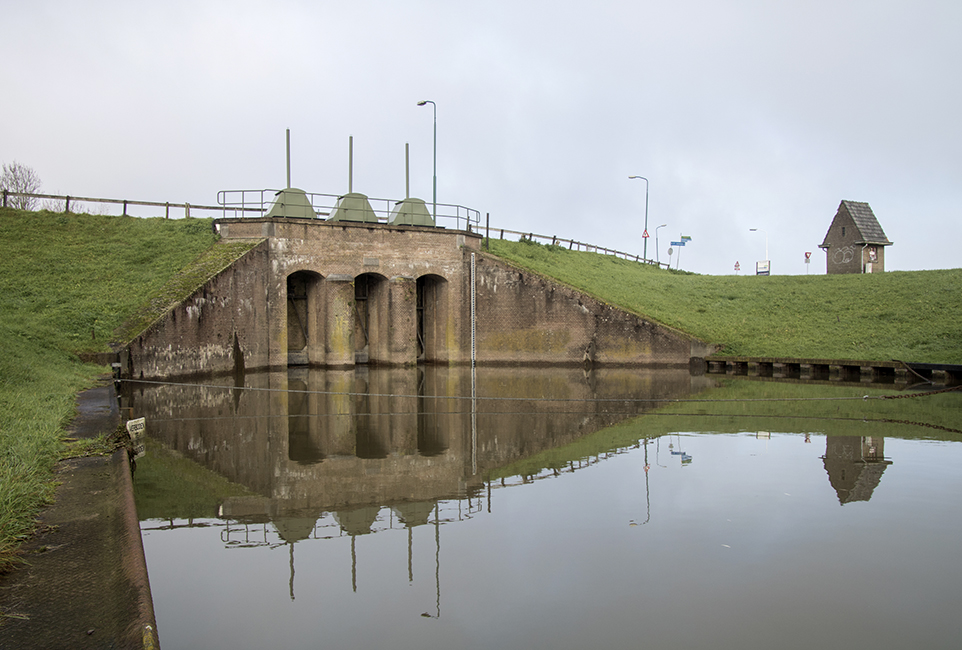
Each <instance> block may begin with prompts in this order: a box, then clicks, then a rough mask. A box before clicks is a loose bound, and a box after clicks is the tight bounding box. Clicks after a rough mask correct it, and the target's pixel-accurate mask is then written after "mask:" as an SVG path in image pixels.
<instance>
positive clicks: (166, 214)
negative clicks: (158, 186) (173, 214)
mask: <svg viewBox="0 0 962 650" xmlns="http://www.w3.org/2000/svg"><path fill="white" fill-rule="evenodd" d="M164 219H170V201H167V203H165V204H164Z"/></svg>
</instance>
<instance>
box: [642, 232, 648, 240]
mask: <svg viewBox="0 0 962 650" xmlns="http://www.w3.org/2000/svg"><path fill="white" fill-rule="evenodd" d="M642 238H644V239H648V231H647V230H646V231H645V234H643V235H642Z"/></svg>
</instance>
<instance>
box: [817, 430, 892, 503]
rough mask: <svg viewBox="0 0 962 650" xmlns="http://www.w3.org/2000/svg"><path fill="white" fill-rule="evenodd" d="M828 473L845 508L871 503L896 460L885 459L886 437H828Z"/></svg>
mask: <svg viewBox="0 0 962 650" xmlns="http://www.w3.org/2000/svg"><path fill="white" fill-rule="evenodd" d="M822 460H823V461H824V462H825V471H826V472H828V482H829V483H831V484H832V487H833V488H835V493H836V494H837V495H838V502H839V503H840V504H842V505H845V504H846V503H851V502H853V501H868V500H869V499H871V498H872V493H873V492H874V491H875V488H877V487H878V484H879V482H880V481H881V480H882V472H884V471H885V467H886V466H887V465H891V464H892V461H890V460H886V459H885V438H877V437H872V436H828V437H826V438H825V455H824V456H823V457H822Z"/></svg>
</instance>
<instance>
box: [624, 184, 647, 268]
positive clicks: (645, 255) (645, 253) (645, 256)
mask: <svg viewBox="0 0 962 650" xmlns="http://www.w3.org/2000/svg"><path fill="white" fill-rule="evenodd" d="M635 178H640V179H641V180H643V181H645V235H647V234H648V179H647V178H645V177H644V176H629V177H628V179H629V180H631V179H635ZM644 240H645V252H644V254H643V255H642V257H644V258H645V260H646V261H647V260H648V237H645V238H644Z"/></svg>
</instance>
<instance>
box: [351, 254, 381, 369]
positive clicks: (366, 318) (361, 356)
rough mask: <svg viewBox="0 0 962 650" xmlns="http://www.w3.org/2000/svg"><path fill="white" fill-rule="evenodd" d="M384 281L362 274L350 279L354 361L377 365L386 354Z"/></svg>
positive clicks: (373, 274) (373, 275)
mask: <svg viewBox="0 0 962 650" xmlns="http://www.w3.org/2000/svg"><path fill="white" fill-rule="evenodd" d="M387 294H388V283H387V278H385V277H384V276H383V275H378V274H377V273H362V274H361V275H359V276H357V277H356V278H354V361H355V363H377V362H378V361H379V360H382V359H385V358H386V356H387V355H386V353H387V342H388V337H387V325H388V314H387V305H388V300H387Z"/></svg>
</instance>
